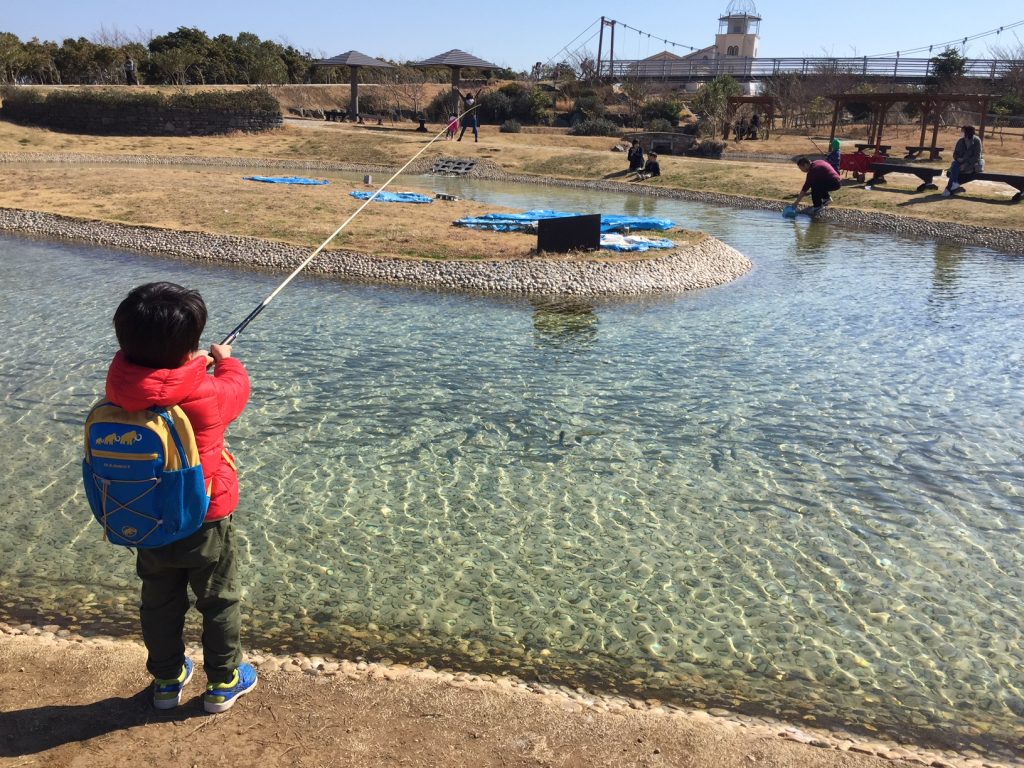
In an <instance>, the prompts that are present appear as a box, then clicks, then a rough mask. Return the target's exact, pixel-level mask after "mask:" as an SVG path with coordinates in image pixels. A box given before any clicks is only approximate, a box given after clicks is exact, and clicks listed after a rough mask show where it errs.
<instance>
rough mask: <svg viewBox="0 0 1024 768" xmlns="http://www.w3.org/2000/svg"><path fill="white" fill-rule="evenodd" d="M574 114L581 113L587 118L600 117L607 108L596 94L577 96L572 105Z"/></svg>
mask: <svg viewBox="0 0 1024 768" xmlns="http://www.w3.org/2000/svg"><path fill="white" fill-rule="evenodd" d="M573 111H574V112H582V113H583V114H584V115H586V116H587V117H588V118H592V117H602V116H603V115H604V114H605V113H606V112H607V111H608V108H607V107H606V106H605V105H604V102H603V101H601V98H600V97H599V96H598V95H597V94H596V93H592V92H591V93H587V94H584V95H582V96H579V97H578V98H577V99H576V102H575V104H573Z"/></svg>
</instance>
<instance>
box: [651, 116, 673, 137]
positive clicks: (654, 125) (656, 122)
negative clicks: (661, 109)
mask: <svg viewBox="0 0 1024 768" xmlns="http://www.w3.org/2000/svg"><path fill="white" fill-rule="evenodd" d="M647 130H648V131H661V132H662V133H667V132H670V131H671V130H672V123H670V122H669V121H668V120H666V119H665V118H663V117H656V118H654V119H653V120H650V121H648V123H647Z"/></svg>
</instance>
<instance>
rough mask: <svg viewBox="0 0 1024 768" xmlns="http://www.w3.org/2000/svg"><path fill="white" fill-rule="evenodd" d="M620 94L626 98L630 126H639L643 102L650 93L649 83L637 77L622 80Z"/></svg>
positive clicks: (645, 101)
mask: <svg viewBox="0 0 1024 768" xmlns="http://www.w3.org/2000/svg"><path fill="white" fill-rule="evenodd" d="M622 95H623V96H624V97H625V98H626V109H627V110H628V112H627V114H628V119H629V124H630V125H631V126H634V127H636V126H639V125H640V122H641V114H642V113H643V109H644V104H646V103H647V99H648V97H649V96H650V95H651V84H650V82H648V81H647V80H644V79H642V78H639V77H631V78H629V79H627V80H623V81H622Z"/></svg>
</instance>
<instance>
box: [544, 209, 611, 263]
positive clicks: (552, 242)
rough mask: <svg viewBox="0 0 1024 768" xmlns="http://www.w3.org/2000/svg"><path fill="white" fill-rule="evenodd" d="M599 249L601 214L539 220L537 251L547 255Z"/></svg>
mask: <svg viewBox="0 0 1024 768" xmlns="http://www.w3.org/2000/svg"><path fill="white" fill-rule="evenodd" d="M600 247H601V214H599V213H595V214H592V215H587V216H566V217H564V218H561V219H540V220H539V221H538V222H537V250H538V251H547V252H548V253H566V252H568V251H596V250H597V249H598V248H600Z"/></svg>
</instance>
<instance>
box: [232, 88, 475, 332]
mask: <svg viewBox="0 0 1024 768" xmlns="http://www.w3.org/2000/svg"><path fill="white" fill-rule="evenodd" d="M478 106H479V104H474V105H473V106H471V107H470V108H469V109H467V110H466V111H465V112H463V113H462V114H460V115H459V120H460V121H461V120H462V118H464V117H465V116H466V115H468V114H469V113H470V112H472V111H473V110H474V109H476V108H477V107H478ZM447 130H448V126H447V125H445V127H444V128H442V129H441V131H440V132H438V134H437V135H436V136H434V138H432V139H431V140H430V141H428V142H427V143H426V144H425V145H424V146H423V147H421V148H420V150H419V151H418V152H417V153H416V154H415V155H413V156H412V157H410V158H409V160H408V162H406V164H405V165H403V166H402V167H401V168H399V169H398V170H397V171H395V173H394V175H392V177H391V178H390V179H388V180H387V181H385V182H384V183H383V184H381V185H380V187H379V188H378V189H377V190H376V191H375V192H374V193H373V194H372V195H370V197H368V198H367V199H366V200H365V201H364V202H363V204H362V205H360V206H359V207H358V208H357V209H356V210H355V211H354V212H353V213H352V215H351V216H349V217H348V218H347V219H345V221H344V222H343V223H342V225H341V226H340V227H338V228H337V229H336V230H334V232H333V233H332V234H331V236H330V237H328V238H327V239H326V240H324V241H323V242H322V243H320V245H319V246H318V247H317V248H316V250H314V251H313V252H312V253H311V254H309V256H307V257H306V260H305V261H303V262H302V263H301V264H299V266H297V267H296V268H295V270H294V271H293V272H292V273H291V274H290V275H288V277H286V278H285V279H284V281H283V282H282V283H281V284H280V285H279V286H277V288H275V289H274V291H273V292H272V293H271V294H270V295H269V296H267V298H265V299H264V300H263V301H261V302H260V303H259V305H258V306H257V307H256V308H255V309H254V310H253V311H252V312H250V313H249V314H248V315H246V317H245V319H244V320H243V321H242V322H240V323H239V324H238V325H236V326H235V328H234V330H232V331H231V333H229V334H228V335H227V336H225V337H224V340H223V341H222V342H221V344H232V343H234V341H235V339H237V338H238V334H240V333H241V332H242V331H244V330H245V327H246V326H247V325H249V323H251V322H252V321H253V320H255V319H256V317H257V316H258V315H259V314H260V312H262V311H263V310H264V309H266V308H267V305H268V304H270V302H272V301H273V300H274V297H276V296H277V294H279V293H280V292H281V291H283V290H284V288H285V286H286V285H288V283H290V282H291V281H292V280H293V279H294V278H295V277H296V276H297V275H298V274H299V273H300V272H301V271H302V270H304V269H305V268H306V267H307V266H308V265H309V263H310V262H311V261H313V259H315V258H316V257H317V256H319V255H320V252H321V251H322V250H323V249H324V248H326V247H327V245H328V244H329V243H330V242H331V241H332V240H333V239H334V238H336V237H337V236H338V235H340V234H341V232H342V230H343V229H345V227H347V226H348V225H349V224H350V223H351V222H352V220H353V219H355V217H356V216H358V215H359V214H360V213H361V212H362V210H363V209H364V208H365V207H366V206H368V205H369V204H370V203H372V202H373V201H374V200H375V199H376V198H377V196H378V195H379V194H380V193H381V192H383V191H384V189H385V188H386V187H387V186H388V184H390V183H391V182H392V181H394V180H395V179H397V178H398V177H399V176H400V175H401V174H402V172H403V171H404V170H405V169H406V168H408V167H409V166H410V165H412V163H413V161H414V160H415V159H416V158H417V157H419V156H420V155H422V154H423V153H424V152H425V151H426V150H427V149H428V148H429V147H430V145H431V144H433V143H434V142H435V141H437V140H438V139H440V138H441V137H442V136H444V135H445V133H446V132H447Z"/></svg>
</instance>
